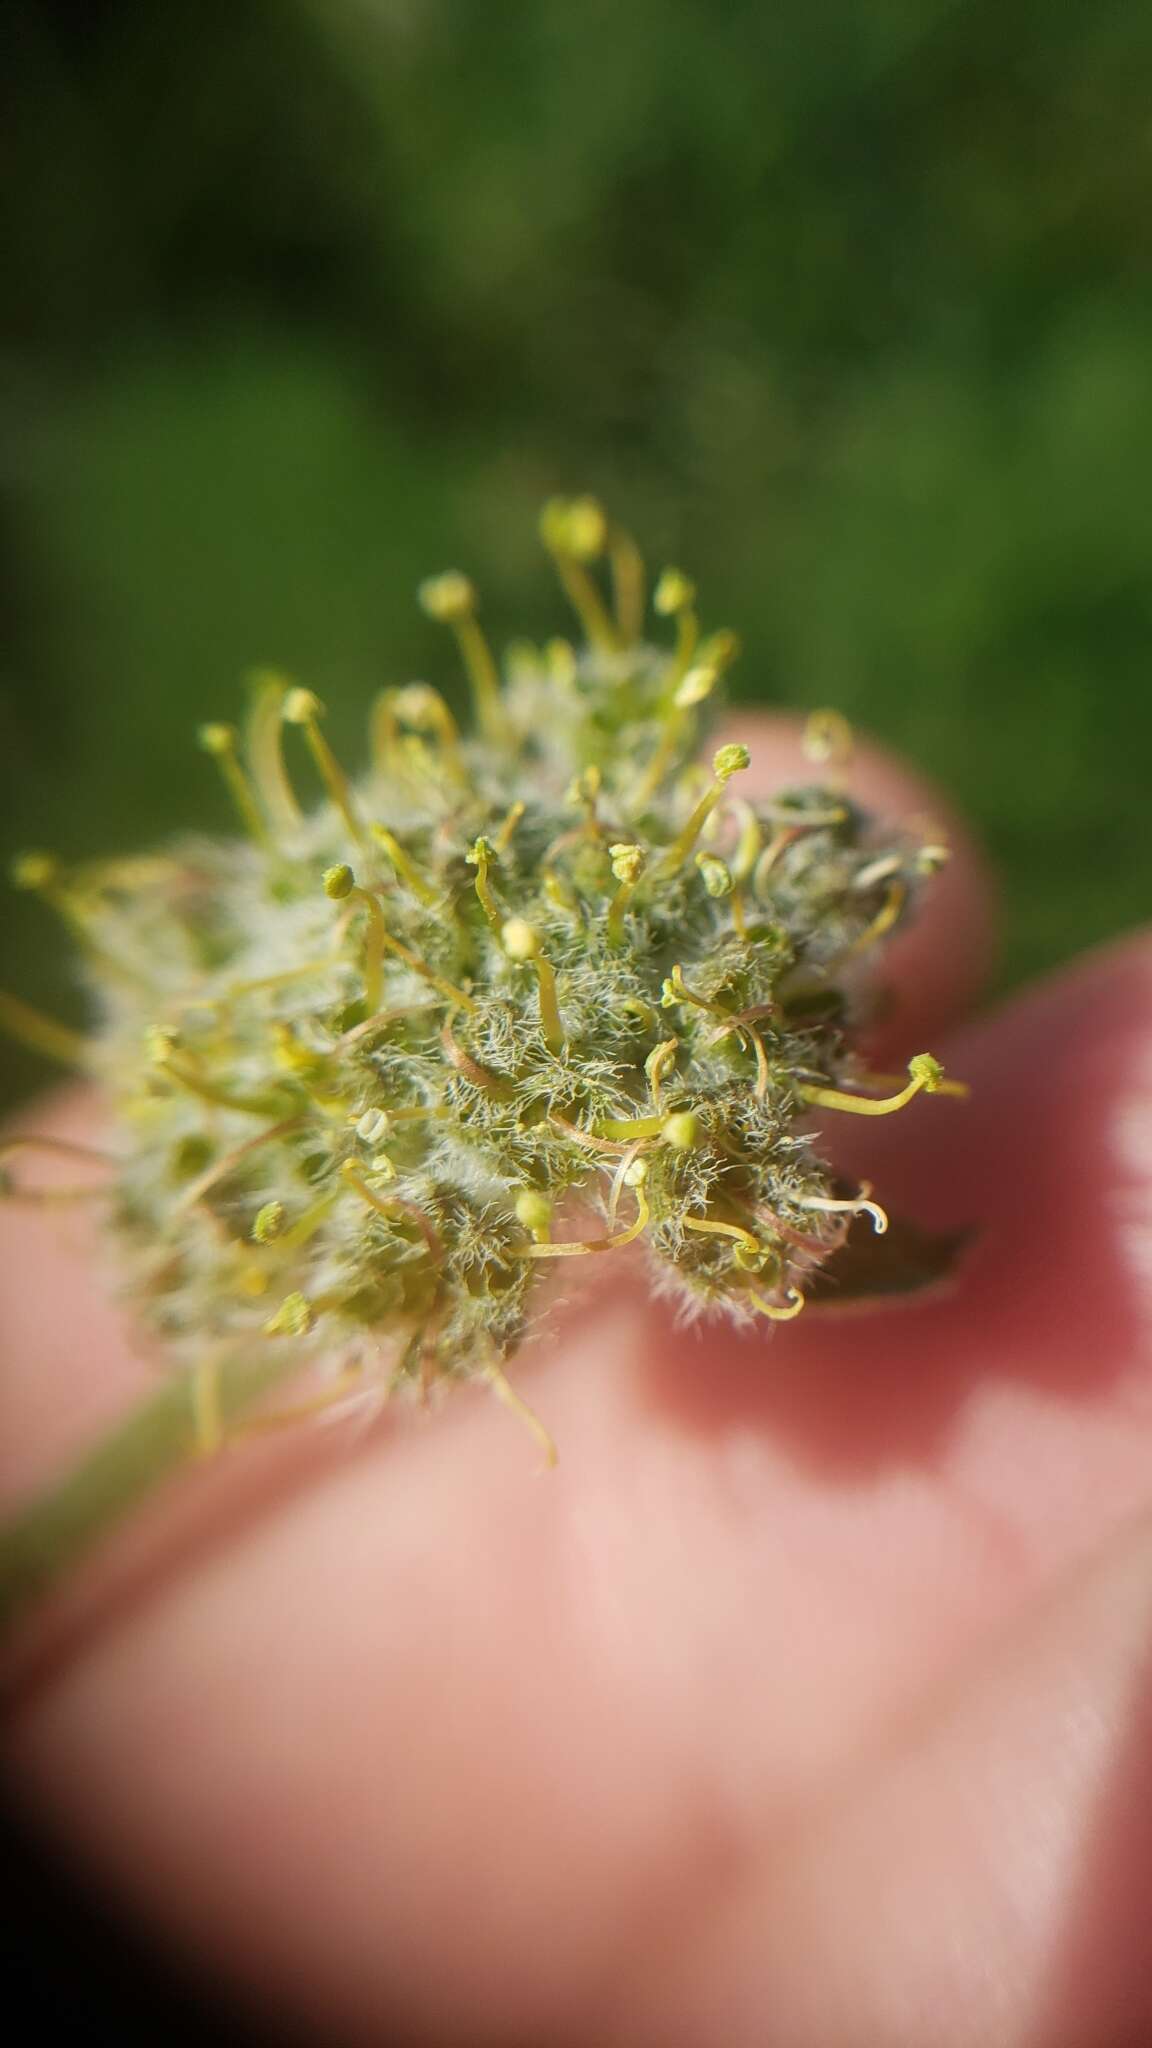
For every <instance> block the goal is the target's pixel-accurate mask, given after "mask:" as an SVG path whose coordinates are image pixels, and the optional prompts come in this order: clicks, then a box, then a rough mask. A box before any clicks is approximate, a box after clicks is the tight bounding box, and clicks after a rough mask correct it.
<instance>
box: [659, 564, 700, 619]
mask: <svg viewBox="0 0 1152 2048" xmlns="http://www.w3.org/2000/svg"><path fill="white" fill-rule="evenodd" d="M695 602H696V585H695V584H694V583H693V581H692V578H691V577H690V576H685V575H684V573H683V571H682V570H680V569H665V570H663V571H662V573H661V575H660V576H659V578H658V579H657V583H656V588H655V590H654V591H653V592H652V609H653V611H655V612H659V614H660V617H661V618H662V619H672V618H675V616H676V614H677V612H682V611H686V610H687V608H688V606H689V605H693V604H695Z"/></svg>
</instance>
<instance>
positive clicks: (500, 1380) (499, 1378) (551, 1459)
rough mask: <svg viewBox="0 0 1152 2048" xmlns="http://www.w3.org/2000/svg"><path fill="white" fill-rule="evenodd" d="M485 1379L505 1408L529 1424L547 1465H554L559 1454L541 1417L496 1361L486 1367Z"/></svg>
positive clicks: (491, 1361)
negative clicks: (519, 1392) (518, 1391)
mask: <svg viewBox="0 0 1152 2048" xmlns="http://www.w3.org/2000/svg"><path fill="white" fill-rule="evenodd" d="M484 1377H485V1379H486V1380H487V1381H488V1383H489V1385H490V1386H491V1388H492V1389H493V1392H494V1393H496V1394H497V1395H498V1396H499V1398H500V1400H501V1401H503V1403H504V1406H505V1407H506V1408H510V1409H511V1411H512V1413H513V1415H518V1416H519V1417H520V1420H521V1422H524V1423H527V1425H528V1428H529V1429H530V1430H531V1432H532V1434H533V1436H534V1437H535V1439H536V1441H537V1443H538V1444H539V1446H540V1448H541V1450H542V1451H543V1453H544V1462H545V1464H546V1465H548V1466H552V1465H554V1464H555V1463H556V1460H557V1458H558V1456H559V1453H558V1451H557V1449H556V1446H555V1444H554V1443H553V1441H552V1438H551V1437H550V1436H549V1434H548V1431H547V1430H546V1429H545V1427H544V1424H543V1423H542V1422H541V1420H540V1417H539V1416H538V1415H537V1414H536V1413H535V1411H534V1410H533V1409H532V1408H530V1407H529V1406H528V1403H527V1401H526V1400H525V1399H524V1397H523V1395H522V1394H518V1393H517V1392H516V1389H515V1387H514V1386H513V1385H512V1382H511V1381H510V1380H509V1379H508V1377H507V1375H506V1374H505V1372H504V1371H503V1368H502V1367H501V1366H499V1365H497V1363H496V1361H495V1360H494V1359H492V1360H490V1361H489V1363H488V1365H486V1366H485V1368H484Z"/></svg>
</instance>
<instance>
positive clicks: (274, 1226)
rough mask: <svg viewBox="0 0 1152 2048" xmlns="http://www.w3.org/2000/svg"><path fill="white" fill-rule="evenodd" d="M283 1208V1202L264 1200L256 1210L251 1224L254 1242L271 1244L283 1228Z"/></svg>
mask: <svg viewBox="0 0 1152 2048" xmlns="http://www.w3.org/2000/svg"><path fill="white" fill-rule="evenodd" d="M284 1217H285V1209H284V1204H283V1202H265V1204H264V1207H263V1208H262V1209H258V1210H257V1212H256V1218H255V1221H254V1223H253V1225H252V1240H253V1243H254V1244H271V1243H272V1241H273V1239H274V1238H277V1237H279V1236H280V1233H281V1231H282V1230H283V1228H284Z"/></svg>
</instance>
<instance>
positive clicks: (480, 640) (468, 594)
mask: <svg viewBox="0 0 1152 2048" xmlns="http://www.w3.org/2000/svg"><path fill="white" fill-rule="evenodd" d="M419 598H420V603H421V605H422V607H423V609H424V611H425V612H426V613H427V615H428V617H429V618H430V619H438V620H440V621H441V622H442V623H443V624H444V625H446V626H451V628H452V631H453V633H454V634H455V635H456V644H457V646H458V647H459V649H460V656H461V659H462V661H463V663H464V669H465V672H466V674H467V677H468V681H469V683H470V685H471V688H472V698H473V702H474V704H475V707H476V718H477V722H478V724H479V726H480V730H481V732H482V733H483V734H484V736H485V738H486V739H489V740H503V739H506V738H507V736H508V713H507V711H506V709H505V705H504V699H503V695H502V693H501V689H500V671H499V669H498V668H497V666H496V663H495V660H494V659H493V655H492V650H491V648H490V647H489V645H488V641H487V639H486V637H485V634H484V629H483V627H482V626H481V625H480V623H479V621H478V619H477V617H476V587H475V585H474V583H473V582H472V581H471V578H470V577H468V576H462V575H461V574H460V573H459V571H458V570H456V569H446V570H445V571H444V573H443V575H441V576H431V577H429V578H428V579H427V581H426V582H424V583H422V584H421V585H420V591H419Z"/></svg>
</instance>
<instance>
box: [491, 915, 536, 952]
mask: <svg viewBox="0 0 1152 2048" xmlns="http://www.w3.org/2000/svg"><path fill="white" fill-rule="evenodd" d="M500 939H501V943H502V945H503V947H504V951H505V952H506V953H507V955H508V958H509V959H510V960H535V959H536V957H537V955H538V953H539V951H540V934H539V932H538V931H537V930H536V928H535V926H534V925H530V924H529V923H528V921H527V919H526V918H523V917H510V918H508V920H507V921H506V923H504V924H502V925H501V927H500Z"/></svg>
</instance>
